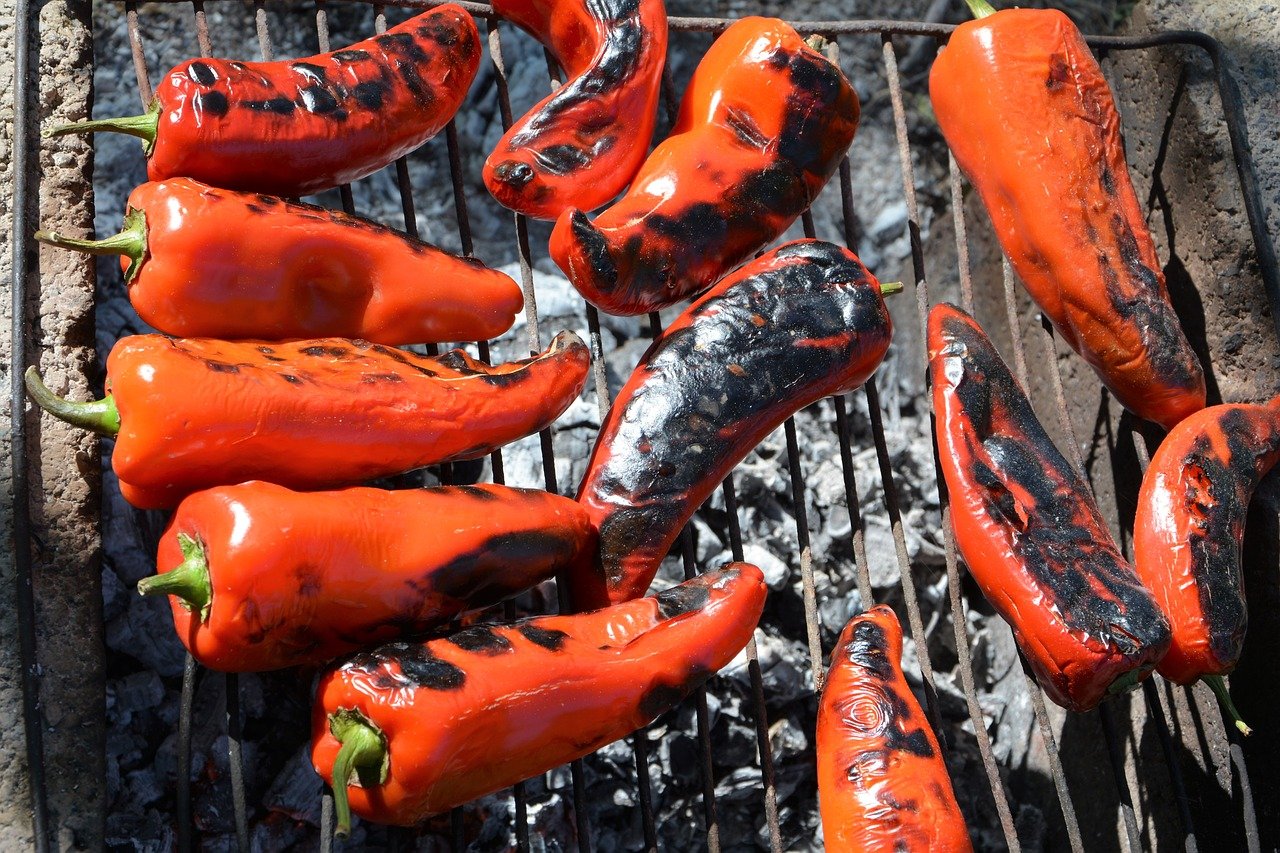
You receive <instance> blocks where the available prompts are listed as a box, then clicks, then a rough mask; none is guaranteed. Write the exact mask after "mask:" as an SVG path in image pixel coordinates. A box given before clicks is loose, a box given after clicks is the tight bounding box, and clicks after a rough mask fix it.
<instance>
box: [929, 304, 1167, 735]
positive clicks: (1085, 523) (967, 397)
mask: <svg viewBox="0 0 1280 853" xmlns="http://www.w3.org/2000/svg"><path fill="white" fill-rule="evenodd" d="M929 379H930V382H931V383H932V386H933V409H934V414H935V415H936V417H937V439H938V463H939V466H940V467H941V468H942V473H943V475H944V477H945V479H946V483H947V491H948V492H949V493H950V495H951V522H952V525H953V526H954V528H955V534H956V545H957V546H958V547H959V549H960V553H961V554H962V555H963V556H964V560H965V563H966V564H967V565H968V567H969V573H970V574H971V575H973V579H974V580H975V581H977V582H978V586H980V587H982V592H983V594H985V595H986V597H987V600H988V601H990V602H991V604H992V606H994V607H995V609H996V610H997V612H999V613H1000V615H1001V616H1002V617H1003V618H1004V620H1005V621H1006V622H1008V623H1009V625H1010V627H1012V628H1013V635H1014V638H1015V639H1016V640H1017V642H1018V647H1019V648H1020V649H1022V653H1023V654H1024V655H1026V657H1027V660H1028V661H1029V662H1030V663H1031V668H1032V670H1034V672H1035V674H1036V680H1037V681H1039V682H1040V686H1041V687H1043V688H1044V689H1045V692H1046V693H1047V694H1048V695H1049V698H1051V699H1053V701H1055V702H1057V703H1058V704H1059V705H1062V706H1063V707H1065V708H1070V709H1071V710H1074V711H1085V710H1088V709H1090V708H1092V707H1094V706H1095V705H1097V704H1098V702H1100V701H1101V700H1102V699H1103V698H1105V697H1106V696H1107V695H1109V694H1111V693H1116V692H1120V691H1122V690H1126V689H1129V688H1131V687H1133V686H1134V685H1136V684H1137V683H1138V682H1139V681H1141V680H1142V679H1143V678H1145V677H1146V676H1147V675H1148V674H1150V672H1151V670H1153V669H1155V666H1156V664H1157V663H1158V662H1159V660H1160V658H1161V657H1162V656H1163V655H1164V652H1165V650H1166V649H1167V648H1168V647H1169V623H1168V622H1167V621H1166V620H1165V618H1164V616H1163V615H1162V614H1161V612H1160V608H1159V606H1158V605H1157V604H1156V601H1155V599H1154V598H1153V597H1152V595H1151V592H1150V591H1148V590H1147V589H1146V588H1145V587H1144V586H1143V585H1142V583H1141V582H1140V581H1139V580H1138V577H1137V575H1135V574H1134V571H1133V569H1132V568H1131V567H1130V566H1129V564H1128V563H1126V562H1125V561H1124V558H1123V557H1121V555H1120V550H1119V549H1118V548H1117V547H1116V544H1115V540H1113V539H1112V538H1111V532H1110V531H1109V530H1108V529H1107V524H1106V522H1105V521H1104V520H1103V518H1102V514H1101V513H1100V512H1099V511H1098V507H1097V505H1096V504H1095V503H1094V501H1093V495H1092V493H1091V492H1090V491H1089V485H1088V484H1087V483H1086V482H1084V481H1083V480H1082V479H1081V478H1080V477H1079V475H1077V474H1076V472H1075V471H1074V470H1073V469H1072V468H1071V466H1070V465H1069V464H1068V463H1067V460H1066V459H1064V458H1063V457H1062V454H1061V453H1059V452H1058V449H1057V448H1056V447H1054V445H1053V442H1052V441H1051V440H1050V439H1049V436H1048V434H1047V433H1046V432H1045V431H1044V427H1043V426H1041V425H1040V421H1038V420H1037V419H1036V415H1035V412H1034V411H1033V410H1032V408H1031V403H1030V401H1028V400H1027V398H1026V395H1025V394H1023V392H1022V389H1021V388H1019V387H1018V385H1017V383H1016V382H1015V381H1014V379H1013V376H1012V374H1010V373H1009V368H1008V367H1007V366H1005V363H1004V362H1003V361H1001V360H1000V355H999V354H998V353H997V352H996V350H995V347H993V346H992V345H991V341H990V340H988V339H987V336H986V335H985V334H984V333H983V331H982V329H981V328H979V326H978V324H977V323H976V322H974V320H973V318H972V317H970V316H969V315H968V314H966V313H964V312H963V311H961V310H960V309H959V308H956V307H955V306H953V305H947V304H941V305H937V306H935V307H934V308H933V310H932V311H931V312H930V314H929Z"/></svg>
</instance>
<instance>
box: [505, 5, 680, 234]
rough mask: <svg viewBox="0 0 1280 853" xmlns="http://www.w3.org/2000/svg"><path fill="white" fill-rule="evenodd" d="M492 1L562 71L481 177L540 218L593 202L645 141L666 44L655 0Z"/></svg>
mask: <svg viewBox="0 0 1280 853" xmlns="http://www.w3.org/2000/svg"><path fill="white" fill-rule="evenodd" d="M493 11H494V13H495V14H497V15H499V16H500V17H502V18H505V19H507V20H508V21H511V22H513V23H515V24H516V25H518V26H519V27H521V28H522V29H524V30H525V31H527V32H528V33H529V34H530V35H532V36H533V37H534V38H536V39H537V40H538V41H540V42H542V44H543V45H545V46H546V47H547V49H548V50H550V51H551V53H552V54H553V55H554V56H555V58H556V61H557V62H559V63H560V65H561V66H562V67H563V68H564V69H565V71H566V72H567V74H568V80H567V81H566V82H565V84H564V85H563V86H561V87H560V88H559V89H557V90H556V91H555V92H553V93H552V94H550V95H548V96H547V97H546V98H544V99H543V100H542V101H540V102H539V103H538V105H537V106H535V107H534V108H533V109H532V110H530V111H529V112H528V114H526V115H525V116H524V117H523V118H521V119H520V120H519V121H517V122H516V123H515V124H513V125H512V126H511V128H510V129H509V130H508V131H507V132H506V134H505V135H504V136H503V137H502V139H501V141H499V142H498V146H497V148H495V149H494V150H493V153H491V154H490V155H489V158H488V159H487V160H486V161H485V164H484V182H485V185H486V186H487V187H488V188H489V192H491V193H493V197H494V198H496V199H497V200H498V201H499V202H501V203H502V204H503V205H504V206H506V207H508V208H510V209H511V210H514V211H516V212H517V213H523V214H525V215H526V216H533V217H536V218H538V219H555V218H556V217H557V216H559V215H560V214H561V213H562V212H563V211H565V210H567V209H569V208H571V207H574V208H581V209H583V210H593V209H595V208H597V207H599V206H600V205H602V204H604V203H605V202H607V201H609V200H610V199H612V198H613V197H614V196H616V195H617V194H618V193H620V192H622V190H624V189H625V188H626V186H627V184H628V183H629V182H630V181H631V178H632V177H633V176H634V175H635V174H636V171H637V170H638V169H639V168H640V164H641V163H643V162H644V157H645V154H646V153H648V151H649V140H650V139H651V138H652V137H653V126H654V123H655V121H656V119H657V108H658V98H659V95H660V89H661V86H662V67H663V64H664V63H665V61H666V54H667V12H666V9H665V8H664V7H663V3H662V0H568V2H563V1H561V2H553V0H495V2H494V3H493Z"/></svg>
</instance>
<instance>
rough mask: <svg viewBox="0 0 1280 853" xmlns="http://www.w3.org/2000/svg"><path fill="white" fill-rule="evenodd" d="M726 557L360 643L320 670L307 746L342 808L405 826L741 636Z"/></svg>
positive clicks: (752, 596) (737, 585)
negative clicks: (494, 620) (466, 622)
mask: <svg viewBox="0 0 1280 853" xmlns="http://www.w3.org/2000/svg"><path fill="white" fill-rule="evenodd" d="M765 591H766V590H765V585H764V577H763V576H762V575H761V574H760V570H759V569H757V568H756V567H755V566H752V565H748V564H746V563H731V564H729V565H728V566H726V567H724V568H723V569H720V570H719V571H713V572H707V573H706V574H703V575H700V576H699V577H697V578H694V579H693V580H690V581H686V582H684V583H682V584H680V585H679V586H676V587H672V588H671V589H668V590H666V591H664V592H661V593H659V594H658V595H657V596H655V597H653V598H644V599H639V600H637V601H630V602H627V603H626V604H620V605H617V606H614V607H609V608H606V609H604V610H597V611H595V612H592V613H582V614H578V615H574V616H543V617H539V618H536V619H529V620H526V621H523V622H517V623H515V624H514V625H493V626H490V625H477V626H474V627H471V628H467V629H465V630H463V631H460V632H459V633H456V634H453V635H452V636H449V637H445V638H442V639H438V640H431V641H429V642H426V643H391V644H389V645H385V646H382V647H380V648H377V649H374V650H373V651H369V652H361V653H360V654H357V655H355V656H354V657H352V658H351V659H349V660H348V661H346V662H345V663H342V664H340V665H338V666H337V667H336V668H334V669H331V670H329V671H328V672H327V673H326V674H325V675H324V676H322V677H321V679H320V685H319V687H318V688H317V690H316V701H315V707H314V711H313V715H312V729H311V760H312V762H313V763H314V764H315V767H316V772H318V773H319V774H320V776H321V777H322V778H323V779H324V780H325V781H326V782H328V783H329V784H330V785H331V786H333V793H334V803H335V805H336V810H337V815H338V834H339V835H344V834H346V832H347V830H348V828H349V826H350V812H349V811H348V797H349V798H350V811H354V812H355V813H356V814H358V815H360V816H361V817H364V818H366V819H368V820H373V821H376V822H378V823H390V824H397V825H405V826H407V825H411V824H414V823H417V822H419V821H421V820H422V819H424V818H426V817H428V816H429V815H433V814H437V813H439V812H443V811H447V810H449V809H451V808H453V807H454V806H457V805H461V804H462V803H465V802H468V801H470V800H473V799H475V798H476V797H480V796H483V795H484V794H488V793H491V792H493V791H497V790H500V789H502V788H506V787H508V786H510V785H513V784H515V783H516V782H519V781H521V780H523V779H527V778H529V777H531V776H535V775H537V774H539V773H544V772H546V771H547V770H550V769H551V768H553V767H558V766H559V765H562V764H566V763H568V762H569V761H572V760H573V759H575V758H580V757H582V756H584V755H586V754H587V753H589V752H592V751H594V750H596V749H599V748H600V747H602V746H604V745H605V744H607V743H610V742H612V741H615V740H617V739H618V738H620V737H624V736H626V735H627V734H629V733H631V732H633V731H635V730H636V729H638V728H640V727H641V726H644V725H646V724H648V723H650V722H651V721H653V720H654V719H655V718H656V717H658V716H659V715H660V714H663V713H665V712H666V711H668V710H670V709H671V708H673V707H675V706H676V705H677V704H678V703H679V702H680V701H681V700H682V699H684V697H685V696H687V695H688V694H689V693H690V692H691V691H693V689H694V688H695V687H697V686H698V685H700V684H702V683H703V682H704V681H706V680H707V678H709V677H710V676H711V675H713V674H714V673H715V672H716V671H717V670H719V669H720V668H721V667H723V666H724V665H725V664H727V663H728V662H729V661H730V660H731V659H732V658H733V656H734V655H735V654H737V653H738V651H740V650H741V649H742V648H743V647H744V646H745V645H746V644H747V641H748V640H750V639H751V634H752V631H753V630H754V629H755V625H756V622H757V621H758V620H759V618H760V613H761V611H762V610H763V608H764V599H765Z"/></svg>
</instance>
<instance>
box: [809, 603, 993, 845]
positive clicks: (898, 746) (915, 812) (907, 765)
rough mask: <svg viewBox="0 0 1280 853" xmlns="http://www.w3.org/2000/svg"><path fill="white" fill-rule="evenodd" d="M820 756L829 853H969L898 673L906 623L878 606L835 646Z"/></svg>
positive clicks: (821, 719)
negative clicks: (903, 626) (902, 623)
mask: <svg viewBox="0 0 1280 853" xmlns="http://www.w3.org/2000/svg"><path fill="white" fill-rule="evenodd" d="M817 752H818V802H819V804H820V806H821V810H822V836H823V842H824V844H825V845H826V849H827V851H828V853H930V851H936V853H961V851H968V850H972V849H973V845H972V843H971V842H970V841H969V831H968V829H966V828H965V824H964V816H963V815H961V814H960V806H959V804H958V803H957V802H956V795H955V792H954V791H953V790H952V789H951V779H950V777H948V776H947V766H946V764H945V763H944V762H943V760H942V750H941V749H940V748H939V747H938V739H937V738H936V737H935V736H934V734H933V730H932V729H930V728H929V721H928V720H927V719H926V718H925V715H924V711H922V710H921V709H920V703H919V702H917V701H916V697H915V696H913V695H912V693H911V687H910V686H909V685H908V684H907V679H906V677H905V676H904V675H903V674H902V626H901V625H900V624H899V623H898V617H897V616H895V615H894V613H893V610H891V609H890V608H888V607H886V606H885V605H883V604H881V605H879V606H878V607H873V608H871V609H870V610H868V611H867V612H865V613H863V614H862V615H860V616H855V617H854V618H853V619H852V620H851V621H850V622H849V624H848V625H846V626H845V629H844V631H843V632H841V634H840V639H839V640H837V641H836V647H835V651H833V652H832V653H831V670H830V674H829V675H828V676H827V683H826V686H825V687H823V688H822V699H821V701H820V702H819V704H818V723H817Z"/></svg>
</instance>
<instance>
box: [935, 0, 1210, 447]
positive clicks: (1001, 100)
mask: <svg viewBox="0 0 1280 853" xmlns="http://www.w3.org/2000/svg"><path fill="white" fill-rule="evenodd" d="M929 94H930V97H931V98H932V101H933V111H934V114H935V115H936V116H937V118H938V124H939V126H940V127H941V128H942V133H943V135H944V136H945V137H946V140H947V144H948V145H950V146H951V150H952V151H953V152H954V153H955V157H956V162H957V163H959V165H960V168H961V169H963V170H964V172H965V174H966V175H968V176H969V180H970V181H971V182H972V183H973V186H974V188H975V189H976V190H977V191H978V194H979V195H980V196H981V198H982V201H983V204H984V205H985V206H986V209H987V212H988V213H989V214H990V215H991V221H992V224H993V225H994V226H995V232H996V236H997V237H998V238H999V240H1000V245H1001V247H1002V248H1003V249H1004V253H1005V255H1006V256H1008V258H1009V262H1010V263H1011V264H1012V265H1013V268H1014V269H1015V270H1017V273H1018V276H1019V277H1020V278H1021V279H1022V281H1023V283H1024V284H1025V285H1026V287H1027V290H1028V292H1030V294H1031V297H1032V298H1033V299H1034V300H1035V301H1036V303H1037V304H1038V305H1039V306H1040V308H1041V309H1042V310H1043V311H1044V312H1045V314H1047V315H1048V317H1049V319H1050V320H1052V321H1053V325H1054V328H1055V329H1057V331H1058V333H1059V334H1060V335H1061V336H1062V337H1063V339H1064V340H1065V341H1066V342H1067V343H1068V344H1070V345H1071V347H1072V349H1074V350H1075V351H1076V352H1078V353H1080V355H1081V356H1082V357H1083V358H1084V359H1085V361H1087V362H1088V363H1089V364H1090V365H1091V366H1092V367H1093V368H1094V370H1096V371H1097V373H1098V376H1099V377H1100V378H1101V379H1102V381H1103V383H1104V384H1106V386H1107V387H1108V388H1110V389H1111V391H1112V392H1113V393H1114V394H1115V395H1116V399H1118V400H1119V401H1120V403H1121V404H1122V405H1124V407H1125V408H1127V409H1129V410H1130V411H1132V412H1133V413H1134V414H1136V415H1138V416H1140V417H1143V418H1146V419H1148V420H1151V421H1155V422H1156V423H1158V424H1162V425H1163V426H1164V427H1165V428H1166V429H1168V428H1170V427H1172V426H1173V425H1174V424H1175V423H1177V422H1178V421H1179V420H1181V419H1182V418H1184V417H1186V416H1187V415H1189V414H1191V413H1192V412H1194V411H1197V410H1199V409H1202V408H1204V404H1205V383H1204V373H1203V371H1202V370H1201V368H1200V363H1199V361H1198V360H1197V358H1196V355H1195V353H1194V352H1193V351H1192V349H1191V345H1190V344H1189V343H1188V342H1187V338H1186V336H1185V335H1184V334H1183V332H1182V327H1181V326H1180V325H1179V322H1178V317H1177V315H1176V314H1175V313H1174V310H1173V307H1172V306H1171V305H1170V304H1169V298H1168V293H1167V291H1166V288H1165V282H1164V273H1163V271H1162V270H1161V267H1160V262H1159V259H1158V258H1157V257H1156V250H1155V244H1154V243H1153V242H1152V240H1151V234H1150V232H1149V231H1148V230H1147V226H1146V222H1145V220H1144V218H1143V210H1142V206H1141V204H1140V203H1139V201H1138V197H1137V194H1136V193H1135V192H1134V190H1133V184H1132V183H1131V182H1130V180H1129V168H1128V166H1127V164H1126V163H1125V157H1124V142H1123V140H1122V139H1121V136H1120V115H1119V113H1118V112H1117V111H1116V106H1115V101H1114V100H1113V98H1112V96H1111V90H1110V89H1109V88H1108V87H1107V82H1106V80H1105V79H1104V78H1103V76H1102V70H1101V69H1100V68H1099V67H1098V63H1097V61H1096V60H1095V59H1094V58H1093V54H1092V53H1090V52H1089V47H1088V45H1086V44H1085V41H1084V38H1083V37H1082V36H1081V35H1080V33H1079V32H1078V31H1077V30H1076V28H1075V25H1074V24H1072V23H1071V20H1070V19H1069V18H1067V16H1066V15H1064V14H1062V13H1061V12H1058V11H1055V10H1049V9H1009V10H1006V11H1002V12H996V13H995V14H993V15H991V16H990V17H984V18H980V19H979V20H975V21H969V22H967V23H964V24H961V25H960V26H959V27H957V28H956V30H955V32H954V33H952V35H951V38H950V40H949V41H948V42H947V47H946V49H945V50H943V51H942V53H941V54H939V56H938V58H937V60H936V61H935V62H934V64H933V70H932V72H931V73H930V76H929Z"/></svg>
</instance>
